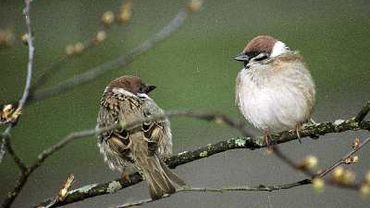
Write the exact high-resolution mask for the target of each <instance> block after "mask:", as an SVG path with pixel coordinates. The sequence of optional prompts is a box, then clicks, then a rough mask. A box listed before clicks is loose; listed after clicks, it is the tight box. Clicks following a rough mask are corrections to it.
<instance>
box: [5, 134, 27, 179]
mask: <svg viewBox="0 0 370 208" xmlns="http://www.w3.org/2000/svg"><path fill="white" fill-rule="evenodd" d="M5 148H6V149H7V150H8V153H9V154H10V156H11V157H12V158H13V160H14V162H15V163H16V164H17V166H18V168H19V170H20V171H21V172H22V173H24V172H26V171H27V165H26V164H25V163H24V162H23V160H22V159H21V158H20V157H19V156H18V155H17V154H16V153H15V152H14V149H13V146H12V144H11V140H10V139H9V138H6V139H5Z"/></svg>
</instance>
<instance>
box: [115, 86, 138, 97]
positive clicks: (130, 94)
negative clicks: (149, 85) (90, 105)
mask: <svg viewBox="0 0 370 208" xmlns="http://www.w3.org/2000/svg"><path fill="white" fill-rule="evenodd" d="M112 92H113V93H116V94H122V95H126V96H129V97H136V96H135V95H134V94H132V93H131V92H129V91H127V90H124V89H122V88H118V87H115V88H113V89H112Z"/></svg>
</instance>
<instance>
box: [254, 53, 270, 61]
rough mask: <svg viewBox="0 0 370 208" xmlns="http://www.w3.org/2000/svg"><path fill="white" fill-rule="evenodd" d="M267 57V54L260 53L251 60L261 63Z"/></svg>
mask: <svg viewBox="0 0 370 208" xmlns="http://www.w3.org/2000/svg"><path fill="white" fill-rule="evenodd" d="M268 57H269V56H268V54H267V53H260V54H258V55H257V56H255V57H254V58H253V60H254V61H262V60H265V59H267V58H268Z"/></svg>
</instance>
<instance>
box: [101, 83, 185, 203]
mask: <svg viewBox="0 0 370 208" xmlns="http://www.w3.org/2000/svg"><path fill="white" fill-rule="evenodd" d="M155 88H156V87H155V86H151V85H146V84H144V83H143V82H142V81H141V79H140V78H139V77H136V76H122V77H119V78H117V79H115V80H113V81H111V82H110V83H109V85H108V86H107V87H106V89H105V91H104V94H103V97H102V99H101V102H100V111H99V115H98V119H97V123H98V124H97V127H98V128H102V127H109V126H112V125H114V124H128V123H130V122H134V121H138V120H143V119H146V118H150V117H151V116H155V115H159V114H162V113H163V111H162V109H160V108H159V107H158V106H157V104H156V103H155V102H154V101H153V100H152V99H151V98H150V97H149V96H148V93H149V92H151V91H152V90H154V89H155ZM98 146H99V148H100V152H101V153H102V154H103V155H104V158H105V161H106V162H107V163H108V164H109V167H110V168H111V169H113V170H118V171H120V172H121V173H122V176H124V177H125V178H126V179H127V177H128V175H129V173H130V172H132V171H133V170H137V171H139V172H140V173H141V174H142V175H143V177H144V178H145V180H146V182H147V183H148V185H149V192H150V196H151V197H152V199H158V198H161V197H162V196H163V195H164V194H171V193H174V192H175V191H176V188H177V187H180V186H183V185H185V183H184V182H183V181H182V180H181V179H180V178H179V177H178V176H176V175H175V174H174V173H173V172H172V171H171V170H169V168H168V167H167V166H166V165H165V164H164V162H163V161H162V159H163V158H164V157H168V156H170V155H171V154H172V134H171V129H170V123H169V121H168V119H162V120H156V121H150V122H145V123H143V124H142V125H139V126H138V127H136V128H134V129H131V130H128V131H127V130H124V129H115V130H111V131H108V132H104V133H102V134H100V135H99V136H98Z"/></svg>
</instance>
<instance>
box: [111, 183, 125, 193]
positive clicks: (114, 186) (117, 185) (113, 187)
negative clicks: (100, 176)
mask: <svg viewBox="0 0 370 208" xmlns="http://www.w3.org/2000/svg"><path fill="white" fill-rule="evenodd" d="M121 188H122V186H121V184H120V183H119V182H118V181H112V182H111V183H109V185H108V188H107V192H108V193H114V192H116V191H118V190H120V189H121Z"/></svg>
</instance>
